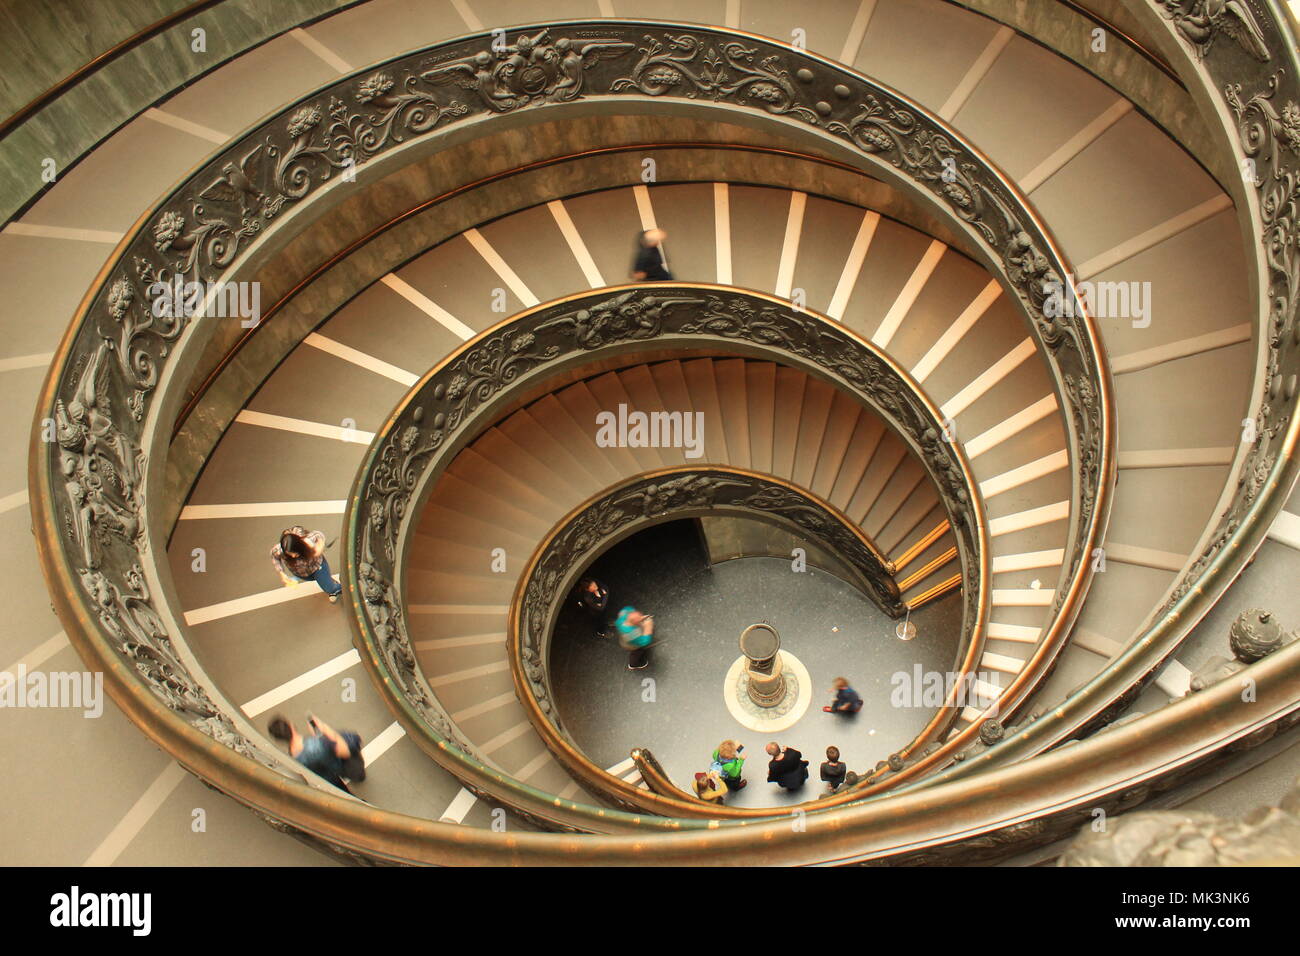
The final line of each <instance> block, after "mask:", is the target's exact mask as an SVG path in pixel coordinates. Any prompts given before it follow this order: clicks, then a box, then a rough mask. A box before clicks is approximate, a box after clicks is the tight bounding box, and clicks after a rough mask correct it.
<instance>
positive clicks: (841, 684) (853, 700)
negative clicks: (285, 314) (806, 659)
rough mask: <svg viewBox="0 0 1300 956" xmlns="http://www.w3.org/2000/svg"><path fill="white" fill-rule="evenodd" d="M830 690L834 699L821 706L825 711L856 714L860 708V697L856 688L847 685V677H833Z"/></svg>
mask: <svg viewBox="0 0 1300 956" xmlns="http://www.w3.org/2000/svg"><path fill="white" fill-rule="evenodd" d="M831 690H833V691H834V692H835V700H834V701H832V702H831V703H830V704H827V705H826V706H825V707H823V708H822V710H824V711H826V713H828V714H856V713H857V712H858V711H860V710H861V709H862V698H861V697H859V696H858V692H857V691H856V690H854V689H853V688H852V687H850V686H849V682H848V679H847V678H844V677H837V678H835V683H833V684H831Z"/></svg>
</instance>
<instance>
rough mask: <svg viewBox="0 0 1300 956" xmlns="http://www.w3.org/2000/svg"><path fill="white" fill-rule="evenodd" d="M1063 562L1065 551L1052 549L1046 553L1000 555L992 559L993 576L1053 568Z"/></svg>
mask: <svg viewBox="0 0 1300 956" xmlns="http://www.w3.org/2000/svg"><path fill="white" fill-rule="evenodd" d="M1064 561H1065V549H1064V548H1053V549H1051V550H1047V551H1024V552H1022V553H1020V554H1001V555H995V556H994V558H993V567H992V569H991V571H992V573H993V574H1006V573H1008V572H1010V571H1028V570H1031V569H1033V568H1055V567H1059V566H1060V565H1061V564H1062V563H1063V562H1064Z"/></svg>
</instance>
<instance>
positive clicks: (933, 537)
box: [894, 518, 952, 571]
mask: <svg viewBox="0 0 1300 956" xmlns="http://www.w3.org/2000/svg"><path fill="white" fill-rule="evenodd" d="M951 528H952V524H951V523H949V521H948V519H946V518H945V519H944V520H943V521H941V522H940V523H939V524H937V525H935V526H934V527H933V528H931V529H930V530H929V531H927V532H926V533H925V534H924V535H922V536H921V538H920V539H918V540H917V542H916V543H915V544H914V545H912V546H911V547H910V548H908V549H907V550H906V551H904V552H903V553H902V554H900V555H899V556H898V558H897V560H895V561H894V570H895V571H901V570H903V568H905V567H907V566H908V565H909V564H911V563H912V562H913V561H915V560H916V559H917V558H919V557H920V556H921V555H922V554H924V553H925V550H926V549H927V548H928V547H930V545H932V544H934V543H935V542H936V541H938V540H939V539H940V538H942V537H943V536H944V535H945V534H946V533H947V532H948V531H949V530H950V529H951Z"/></svg>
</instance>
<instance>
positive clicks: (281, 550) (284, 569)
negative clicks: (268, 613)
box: [271, 525, 343, 604]
mask: <svg viewBox="0 0 1300 956" xmlns="http://www.w3.org/2000/svg"><path fill="white" fill-rule="evenodd" d="M271 563H272V564H274V565H275V569H276V570H277V571H279V572H280V580H282V581H283V582H284V583H285V584H286V585H291V584H299V583H301V582H303V581H315V582H316V583H317V584H319V585H320V589H321V590H322V591H324V592H325V593H326V594H328V595H329V596H330V603H331V604H332V603H334V602H335V601H337V600H338V599H339V595H340V594H342V593H343V586H342V585H341V584H339V583H338V582H337V581H335V580H334V575H333V574H331V573H330V566H329V562H328V561H326V560H325V535H323V534H322V533H321V532H319V531H308V530H306V529H305V528H300V527H298V526H297V525H295V526H294V527H292V528H286V529H285V530H284V531H283V532H281V533H280V543H279V544H277V545H276V546H275V547H274V548H272V549H271Z"/></svg>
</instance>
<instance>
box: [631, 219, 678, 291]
mask: <svg viewBox="0 0 1300 956" xmlns="http://www.w3.org/2000/svg"><path fill="white" fill-rule="evenodd" d="M667 238H668V233H666V232H664V231H663V230H662V229H647V230H646V231H645V232H643V233H641V235H640V236H638V237H637V252H636V262H635V263H633V265H632V278H633V279H634V280H636V281H637V282H671V281H672V278H673V274H672V273H671V272H669V271H668V260H667V259H666V258H664V248H663V241H664V240H665V239H667Z"/></svg>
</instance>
